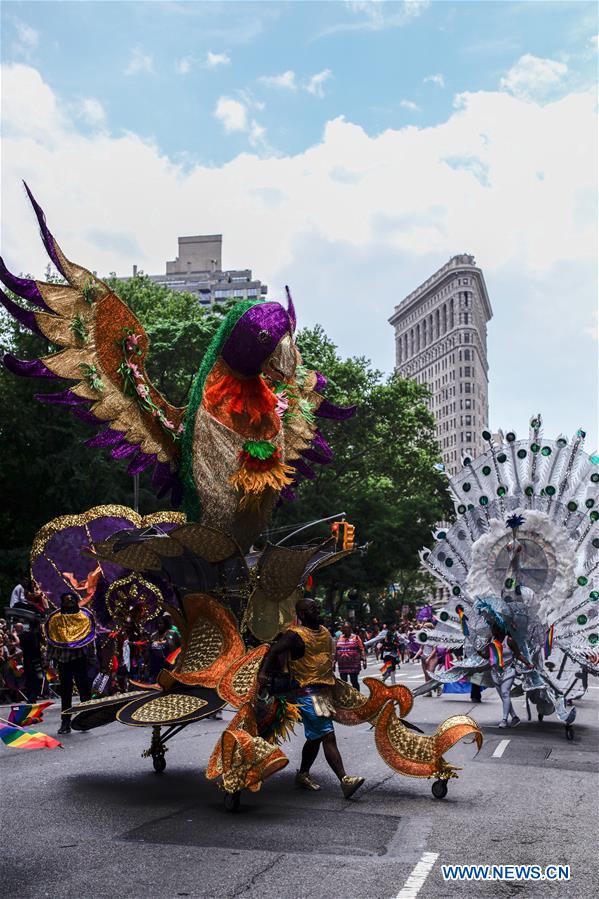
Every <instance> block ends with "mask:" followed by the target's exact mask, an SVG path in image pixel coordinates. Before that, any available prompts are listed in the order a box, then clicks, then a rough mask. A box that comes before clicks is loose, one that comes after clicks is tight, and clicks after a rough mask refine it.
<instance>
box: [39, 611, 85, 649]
mask: <svg viewBox="0 0 599 899" xmlns="http://www.w3.org/2000/svg"><path fill="white" fill-rule="evenodd" d="M46 630H47V632H48V636H49V637H50V639H51V640H53V641H54V643H78V642H79V641H80V640H84V639H85V638H86V637H88V636H89V635H90V633H91V630H92V619H91V618H90V616H89V615H87V614H86V613H85V612H75V613H74V614H72V615H63V614H62V612H54V613H53V614H52V615H51V616H50V617H49V618H48V620H47V622H46Z"/></svg>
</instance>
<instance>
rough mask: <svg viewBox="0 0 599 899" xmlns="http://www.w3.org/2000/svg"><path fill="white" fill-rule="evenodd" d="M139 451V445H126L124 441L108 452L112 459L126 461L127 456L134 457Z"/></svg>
mask: <svg viewBox="0 0 599 899" xmlns="http://www.w3.org/2000/svg"><path fill="white" fill-rule="evenodd" d="M138 450H139V443H127V441H126V440H124V441H123V442H122V443H119V445H118V446H115V448H114V449H113V450H111V451H110V455H111V456H112V458H113V459H117V460H118V459H128V458H129V456H134V455H135V454H136V453H137V452H138Z"/></svg>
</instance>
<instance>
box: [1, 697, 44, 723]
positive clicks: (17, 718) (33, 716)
mask: <svg viewBox="0 0 599 899" xmlns="http://www.w3.org/2000/svg"><path fill="white" fill-rule="evenodd" d="M50 705H54V703H53V702H52V700H51V699H49V700H47V701H46V702H34V703H32V704H31V705H28V704H27V703H25V702H21V703H19V705H13V706H11V709H10V715H9V716H8V720H9V722H10V723H11V724H21V725H22V726H23V727H27V726H28V725H29V724H39V723H40V722H41V721H43V720H44V717H43V715H44V711H45V710H46V709H47V708H48V706H50Z"/></svg>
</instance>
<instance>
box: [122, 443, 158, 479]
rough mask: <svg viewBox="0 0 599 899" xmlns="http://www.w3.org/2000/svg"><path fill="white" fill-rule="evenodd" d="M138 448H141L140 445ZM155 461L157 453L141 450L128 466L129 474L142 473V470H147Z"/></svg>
mask: <svg viewBox="0 0 599 899" xmlns="http://www.w3.org/2000/svg"><path fill="white" fill-rule="evenodd" d="M136 449H139V447H136ZM155 461H156V453H151V454H150V455H148V453H144V452H141V451H140V452H138V454H137V456H136V457H135V458H134V459H133V460H132V461H131V463H130V465H129V467H128V468H127V474H130V475H136V474H141V473H142V471H145V470H146V468H149V467H150V465H153V464H154V462H155Z"/></svg>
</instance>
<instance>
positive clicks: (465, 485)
mask: <svg viewBox="0 0 599 899" xmlns="http://www.w3.org/2000/svg"><path fill="white" fill-rule="evenodd" d="M471 489H472V484H471V483H470V482H469V481H464V483H463V484H462V490H463V491H464V493H468V491H469V490H471Z"/></svg>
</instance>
